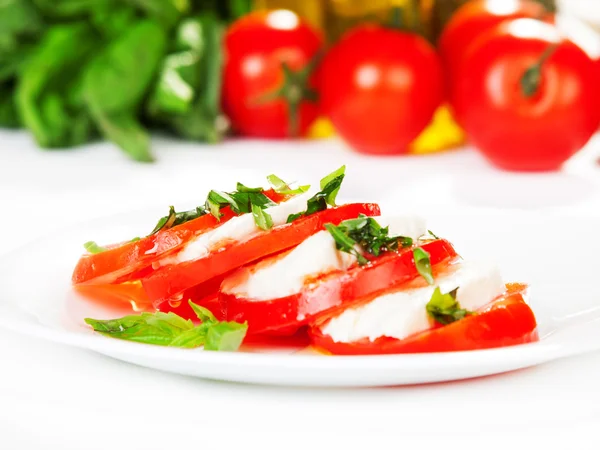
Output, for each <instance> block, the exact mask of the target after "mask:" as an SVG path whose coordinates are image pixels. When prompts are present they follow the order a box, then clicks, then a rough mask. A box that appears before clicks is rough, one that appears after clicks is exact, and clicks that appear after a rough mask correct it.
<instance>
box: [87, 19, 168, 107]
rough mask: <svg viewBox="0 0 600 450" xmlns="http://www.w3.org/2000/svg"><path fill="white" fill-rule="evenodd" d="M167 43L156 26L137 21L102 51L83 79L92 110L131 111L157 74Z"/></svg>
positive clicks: (137, 104)
mask: <svg viewBox="0 0 600 450" xmlns="http://www.w3.org/2000/svg"><path fill="white" fill-rule="evenodd" d="M166 44H167V36H166V33H165V30H164V29H163V28H162V27H161V26H160V25H159V24H157V23H156V22H154V21H152V20H140V21H139V22H137V23H136V24H135V25H134V26H133V27H131V28H130V29H129V30H127V32H126V33H125V34H123V35H121V36H120V37H119V38H118V39H116V40H114V41H113V42H111V43H110V44H109V45H108V46H107V47H106V48H104V50H103V51H102V52H101V53H99V54H98V55H97V56H96V57H95V58H94V60H93V61H92V62H91V63H90V64H89V66H88V67H87V70H86V75H85V79H84V92H85V98H86V101H87V103H88V105H89V107H90V108H91V109H92V111H96V112H101V113H103V114H109V113H123V112H130V111H134V110H135V109H136V108H137V107H138V106H139V105H140V103H141V101H142V99H143V97H144V95H145V93H146V91H147V90H148V88H149V86H150V83H151V82H152V80H153V78H154V76H155V74H156V70H157V68H158V66H159V63H160V61H161V59H162V57H163V55H164V53H165V49H166Z"/></svg>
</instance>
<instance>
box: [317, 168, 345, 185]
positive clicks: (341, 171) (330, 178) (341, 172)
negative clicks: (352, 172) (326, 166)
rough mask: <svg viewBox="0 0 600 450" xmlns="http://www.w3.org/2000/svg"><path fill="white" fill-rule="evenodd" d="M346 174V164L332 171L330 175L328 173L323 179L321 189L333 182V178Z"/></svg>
mask: <svg viewBox="0 0 600 450" xmlns="http://www.w3.org/2000/svg"><path fill="white" fill-rule="evenodd" d="M345 174H346V166H345V165H344V166H342V167H340V168H339V169H337V170H334V171H333V172H331V173H330V174H329V175H327V176H326V177H323V178H322V179H321V183H320V185H321V189H324V188H325V186H327V185H328V184H329V183H331V182H332V181H333V180H335V179H336V178H338V177H340V176H341V175H345Z"/></svg>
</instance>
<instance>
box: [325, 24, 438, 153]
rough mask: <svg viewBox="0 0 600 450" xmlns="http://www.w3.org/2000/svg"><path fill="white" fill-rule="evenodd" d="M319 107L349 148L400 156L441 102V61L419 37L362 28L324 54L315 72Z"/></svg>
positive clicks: (368, 27) (368, 26)
mask: <svg viewBox="0 0 600 450" xmlns="http://www.w3.org/2000/svg"><path fill="white" fill-rule="evenodd" d="M319 82H320V88H319V93H320V96H321V107H322V109H323V111H324V112H325V113H326V114H327V115H328V116H329V118H330V119H331V121H332V123H333V125H334V127H335V129H336V131H337V132H338V133H339V135H340V136H341V137H342V138H343V139H344V140H345V141H346V142H347V143H348V144H349V145H350V146H351V147H352V148H354V149H355V150H357V151H358V152H361V153H369V154H380V155H389V154H401V153H406V152H407V151H408V145H409V144H410V143H411V142H412V141H413V140H414V139H415V138H416V137H417V136H418V135H419V134H420V133H421V131H422V130H423V129H424V128H425V127H426V126H427V124H428V123H429V122H430V120H431V118H432V116H433V113H434V112H435V110H436V109H437V108H438V107H439V106H440V105H441V103H442V102H443V100H444V86H443V84H444V82H443V76H442V69H441V63H440V61H439V58H438V56H437V54H436V52H435V49H434V48H433V47H432V46H431V45H430V44H429V43H428V42H427V41H425V40H424V39H423V38H421V37H420V36H418V35H416V34H410V33H405V32H401V31H398V30H393V29H389V28H384V27H381V26H378V25H365V26H361V27H358V28H356V29H354V30H352V31H350V32H349V33H348V34H347V35H346V36H344V37H343V38H342V39H341V40H340V41H339V42H338V43H337V44H336V45H334V46H333V47H332V48H331V50H330V51H329V52H328V54H327V55H326V57H325V59H324V61H323V63H322V65H321V68H320V72H319Z"/></svg>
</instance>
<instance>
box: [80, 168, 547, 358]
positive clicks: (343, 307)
mask: <svg viewBox="0 0 600 450" xmlns="http://www.w3.org/2000/svg"><path fill="white" fill-rule="evenodd" d="M344 177H345V167H341V168H340V169H338V170H336V171H334V172H333V173H331V174H329V175H327V176H326V177H324V178H323V179H322V180H321V182H320V185H319V187H318V189H311V187H310V186H308V185H300V186H295V185H291V184H288V183H286V182H284V181H283V180H282V179H281V178H279V177H277V176H275V175H269V176H268V177H267V180H268V182H269V184H270V187H268V188H264V187H248V186H245V185H243V184H241V183H238V184H237V187H236V189H235V190H234V191H231V192H222V191H215V190H213V191H210V192H209V194H208V196H207V198H206V201H205V202H204V203H203V204H202V206H199V207H197V208H196V209H194V210H191V211H184V212H176V211H175V209H174V208H173V207H170V209H169V213H168V214H167V215H166V216H165V217H162V218H161V219H160V220H159V221H158V223H157V225H156V226H155V227H154V229H153V230H152V231H151V232H150V234H149V235H147V236H145V237H142V238H133V239H130V240H127V241H125V242H122V243H119V244H112V245H106V246H101V245H98V244H96V243H95V242H88V243H86V244H85V248H86V250H87V252H86V253H85V254H84V255H83V256H82V257H81V258H80V260H79V262H78V264H77V266H76V267H75V271H74V273H73V278H72V280H73V284H74V286H75V289H76V290H77V291H79V292H80V293H82V294H83V295H84V296H86V297H88V298H91V299H94V300H96V301H102V302H111V303H115V302H117V303H121V304H123V303H127V304H130V305H131V306H132V308H133V310H134V312H135V313H134V314H131V315H128V316H125V317H122V318H118V319H113V320H95V319H86V322H87V323H88V324H89V325H90V326H91V327H92V328H93V329H94V330H95V331H97V332H100V333H102V334H104V335H107V336H110V337H114V338H120V339H126V340H131V341H137V342H143V343H147V344H156V345H165V346H174V347H184V348H193V347H200V346H203V347H204V349H205V350H225V351H233V350H237V349H238V348H239V347H240V345H241V344H242V343H243V341H244V340H245V339H248V338H249V337H256V336H259V337H260V336H268V338H269V339H271V340H277V339H284V337H285V336H290V335H297V334H301V335H304V336H307V337H308V338H309V339H310V342H311V344H312V345H313V347H315V348H316V349H319V350H321V351H322V352H323V353H329V354H334V355H353V354H389V353H419V352H447V351H463V350H474V349H484V348H494V347H503V346H510V345H518V344H524V343H528V342H533V341H536V340H537V339H538V334H537V324H536V320H535V316H534V314H533V312H532V310H531V308H530V307H529V306H528V304H527V303H526V291H527V286H526V285H523V284H505V283H504V281H503V280H502V277H501V274H500V273H499V271H498V269H497V268H496V267H494V266H491V265H489V264H483V263H477V262H471V261H463V260H462V259H461V258H460V257H459V256H458V254H457V253H456V251H455V249H454V247H453V246H452V244H451V243H450V242H449V241H447V240H446V239H443V238H439V237H438V236H436V235H435V234H433V233H432V232H430V231H428V229H427V227H426V225H425V222H424V220H422V219H421V218H419V217H413V216H386V215H382V214H381V211H380V209H379V206H378V205H377V204H375V203H350V204H344V205H338V204H337V203H336V201H337V195H338V192H339V190H340V187H341V185H342V182H343V180H344Z"/></svg>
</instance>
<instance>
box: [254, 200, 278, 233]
mask: <svg viewBox="0 0 600 450" xmlns="http://www.w3.org/2000/svg"><path fill="white" fill-rule="evenodd" d="M252 215H253V216H254V223H256V226H257V227H258V228H260V229H261V230H265V231H267V230H270V229H271V228H273V218H272V217H271V216H270V215H269V213H267V212H266V211H265V210H264V209H262V208H261V207H260V206H257V205H255V204H254V203H253V204H252Z"/></svg>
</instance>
